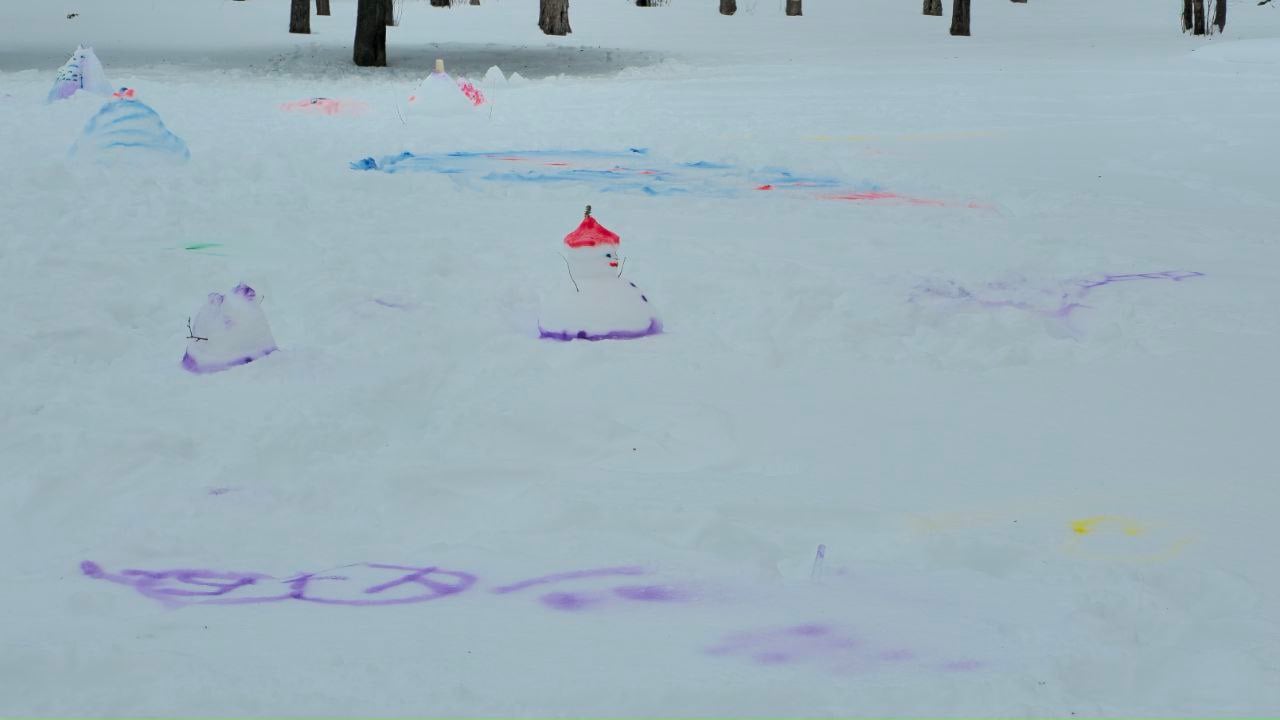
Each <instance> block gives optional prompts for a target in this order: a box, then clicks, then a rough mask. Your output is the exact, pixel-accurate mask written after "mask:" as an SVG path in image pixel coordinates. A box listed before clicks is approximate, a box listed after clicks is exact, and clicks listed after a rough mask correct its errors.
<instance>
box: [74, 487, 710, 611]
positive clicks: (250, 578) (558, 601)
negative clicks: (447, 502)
mask: <svg viewBox="0 0 1280 720" xmlns="http://www.w3.org/2000/svg"><path fill="white" fill-rule="evenodd" d="M218 489H222V488H218ZM218 489H215V490H218ZM80 571H81V572H82V573H83V574H84V575H85V576H86V577H89V578H93V579H95V580H105V581H107V582H112V583H116V584H118V585H124V586H126V587H131V588H133V589H134V590H135V591H136V592H137V593H138V594H140V595H142V596H143V597H146V598H149V599H151V600H155V601H157V602H159V603H161V604H162V605H165V606H166V607H182V606H184V605H255V604H264V603H276V602H284V601H289V600H297V601H302V602H312V603H319V604H323V605H342V606H347V607H373V606H386V605H409V604H416V603H422V602H427V601H430V600H438V599H442V598H446V597H449V596H452V595H458V594H461V593H465V592H467V591H468V590H470V589H471V588H472V587H473V586H474V585H475V584H476V576H475V575H473V574H471V573H468V572H462V571H457V570H445V569H443V568H440V567H436V566H434V565H428V566H416V565H394V564H387V563H371V562H365V563H354V564H350V565H343V566H341V567H338V568H333V569H332V570H326V571H323V572H313V573H301V574H298V575H294V576H291V577H288V578H277V577H273V576H271V575H267V574H265V573H257V572H234V571H225V570H208V569H197V568H181V569H173V570H135V569H125V570H121V571H119V572H115V573H111V572H107V571H106V570H104V569H103V568H102V567H101V566H100V565H98V564H97V563H95V562H92V561H88V560H86V561H84V562H82V563H81V564H80ZM646 574H648V571H647V570H645V569H644V568H641V567H636V566H620V567H606V568H592V569H587V570H570V571H567V572H559V573H552V574H549V575H539V576H537V577H532V578H527V579H525V580H520V581H518V582H515V583H509V584H506V585H501V586H498V587H496V588H493V589H492V590H491V592H493V593H495V594H498V595H506V594H510V593H516V592H519V591H521V590H525V589H528V588H533V587H541V586H545V585H551V584H557V583H566V582H574V581H581V580H589V579H597V578H608V577H634V576H638V575H646ZM538 599H539V601H540V602H541V603H542V604H543V605H545V606H546V607H548V608H551V609H553V610H560V611H578V610H583V609H586V608H589V607H598V606H602V605H606V604H616V603H619V602H640V603H650V604H652V603H670V602H682V601H685V600H689V599H691V598H690V596H689V595H688V594H687V593H685V592H683V591H680V590H678V589H676V588H673V587H670V586H666V585H620V586H616V587H613V588H609V589H607V590H596V591H585V592H563V591H557V592H550V593H547V594H544V595H542V596H540V597H539V598H538Z"/></svg>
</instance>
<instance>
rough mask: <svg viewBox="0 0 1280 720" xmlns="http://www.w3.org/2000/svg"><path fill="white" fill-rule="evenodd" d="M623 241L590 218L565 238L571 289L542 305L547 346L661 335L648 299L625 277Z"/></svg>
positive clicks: (541, 319) (588, 215)
mask: <svg viewBox="0 0 1280 720" xmlns="http://www.w3.org/2000/svg"><path fill="white" fill-rule="evenodd" d="M619 242H620V238H619V237H618V235H617V234H616V233H614V232H612V231H610V230H609V229H607V228H605V227H604V226H603V225H601V224H600V223H598V222H596V219H595V218H593V217H591V206H590V205H588V206H587V212H586V217H585V218H583V220H582V224H580V225H579V226H578V229H577V230H574V231H573V232H571V233H569V234H568V235H566V236H565V238H564V244H565V246H566V247H567V252H566V254H565V264H566V265H567V267H568V270H569V277H568V280H569V283H568V286H567V287H566V288H565V289H564V292H563V293H561V294H559V295H558V296H557V297H554V298H552V299H551V300H550V301H548V302H546V303H544V305H543V307H542V310H541V312H540V313H539V315H538V334H539V336H540V337H543V338H546V339H548V340H563V341H569V340H633V339H635V338H642V337H646V336H648V335H657V334H658V333H660V332H662V322H661V321H660V320H659V319H658V315H657V312H656V311H655V310H654V308H653V305H652V304H650V302H649V298H648V296H647V295H645V294H644V293H643V292H641V290H640V288H638V287H636V284H635V283H633V282H631V281H629V280H627V279H625V278H623V277H622V269H623V260H622V259H621V258H620V257H619V256H618V245H619Z"/></svg>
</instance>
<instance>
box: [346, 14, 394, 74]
mask: <svg viewBox="0 0 1280 720" xmlns="http://www.w3.org/2000/svg"><path fill="white" fill-rule="evenodd" d="M390 14H391V0H360V1H359V3H358V4H357V5H356V40H355V50H354V52H352V58H351V59H352V60H353V61H354V62H355V64H356V65H359V66H361V67H386V64H387V16H388V15H390Z"/></svg>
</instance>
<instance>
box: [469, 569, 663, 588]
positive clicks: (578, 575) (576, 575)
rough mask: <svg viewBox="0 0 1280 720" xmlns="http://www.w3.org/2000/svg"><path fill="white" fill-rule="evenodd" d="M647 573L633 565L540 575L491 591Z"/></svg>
mask: <svg viewBox="0 0 1280 720" xmlns="http://www.w3.org/2000/svg"><path fill="white" fill-rule="evenodd" d="M647 572H648V571H647V570H645V569H644V568H642V567H636V566H634V565H628V566H622V567H608V568H596V569H594V570H571V571H569V572H561V573H552V574H550V575H540V576H538V577H535V578H530V579H528V580H521V581H520V582H517V583H512V584H510V585H502V586H500V587H496V588H494V589H493V592H495V593H498V594H500V595H504V594H506V593H513V592H519V591H520V590H524V589H525V588H531V587H534V586H535V585H550V584H552V583H558V582H563V581H565V580H581V579H584V578H597V577H616V576H618V575H644V574H646V573H647Z"/></svg>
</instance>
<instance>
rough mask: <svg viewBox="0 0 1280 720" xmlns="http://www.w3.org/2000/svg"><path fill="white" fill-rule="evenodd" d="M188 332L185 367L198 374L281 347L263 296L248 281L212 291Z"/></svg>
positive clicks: (241, 363) (183, 363)
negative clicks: (269, 322) (224, 291)
mask: <svg viewBox="0 0 1280 720" xmlns="http://www.w3.org/2000/svg"><path fill="white" fill-rule="evenodd" d="M187 335H188V338H187V340H188V342H187V354H186V355H183V356H182V367H184V368H186V369H187V370H189V371H190V372H193V373H197V374H206V373H215V372H219V371H222V370H226V369H228V368H233V367H235V366H237V365H244V364H246V363H251V362H253V361H254V360H257V359H259V358H264V357H266V356H267V355H270V354H271V353H273V352H275V351H276V350H278V349H279V348H277V347H276V341H275V338H273V337H272V336H271V327H270V326H268V325H267V317H266V315H263V314H262V298H261V297H259V296H258V294H257V293H255V292H254V291H253V288H251V287H249V286H248V285H245V284H244V283H240V284H239V285H237V286H236V287H235V289H234V290H232V291H231V294H230V295H223V294H222V293H210V294H209V300H208V302H206V303H205V305H204V307H202V308H200V311H199V312H198V313H196V317H195V320H194V321H192V322H191V323H190V324H189V326H188V332H187Z"/></svg>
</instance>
